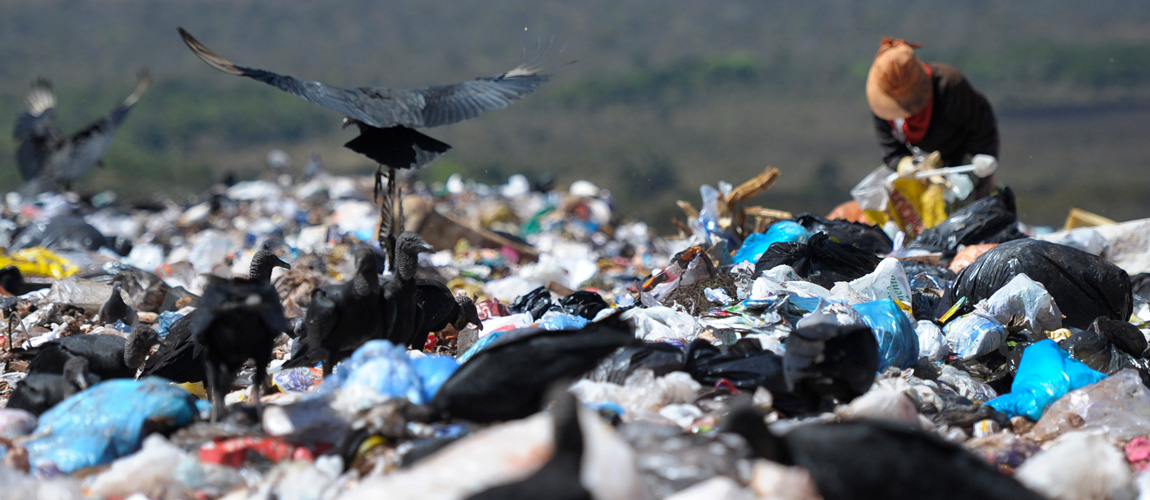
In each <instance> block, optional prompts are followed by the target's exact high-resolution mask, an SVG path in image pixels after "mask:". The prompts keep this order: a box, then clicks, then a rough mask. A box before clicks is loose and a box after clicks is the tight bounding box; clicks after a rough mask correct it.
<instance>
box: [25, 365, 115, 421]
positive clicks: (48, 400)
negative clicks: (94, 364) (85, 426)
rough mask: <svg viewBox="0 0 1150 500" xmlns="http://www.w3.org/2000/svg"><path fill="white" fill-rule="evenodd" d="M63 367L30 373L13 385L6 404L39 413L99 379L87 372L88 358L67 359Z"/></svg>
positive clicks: (34, 413)
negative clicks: (55, 371) (49, 371)
mask: <svg viewBox="0 0 1150 500" xmlns="http://www.w3.org/2000/svg"><path fill="white" fill-rule="evenodd" d="M63 368H64V369H63V371H62V373H29V374H28V376H26V377H24V379H23V380H21V381H20V382H19V383H17V384H16V389H15V390H14V391H12V396H11V397H10V398H9V399H8V405H7V407H8V408H14V409H20V410H24V411H27V412H29V413H31V414H33V415H36V416H40V414H41V413H44V412H46V411H48V410H49V409H51V408H52V407H53V406H56V403H59V402H61V401H63V400H65V399H67V398H68V397H69V396H71V395H73V394H76V393H77V392H80V391H82V390H84V389H87V388H88V387H89V386H91V385H94V384H96V383H97V382H99V381H100V378H99V377H97V376H95V375H92V374H91V373H89V372H88V360H87V359H84V358H81V357H75V358H72V359H69V360H68V362H67V363H65V364H64V367H63Z"/></svg>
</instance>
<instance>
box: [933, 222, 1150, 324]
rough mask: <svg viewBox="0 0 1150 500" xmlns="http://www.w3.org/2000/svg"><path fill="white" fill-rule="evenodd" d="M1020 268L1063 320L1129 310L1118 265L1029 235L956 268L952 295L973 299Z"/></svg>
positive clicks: (1123, 315)
mask: <svg viewBox="0 0 1150 500" xmlns="http://www.w3.org/2000/svg"><path fill="white" fill-rule="evenodd" d="M1019 274H1025V275H1027V276H1029V277H1030V279H1032V280H1034V281H1037V282H1039V283H1042V286H1044V287H1045V288H1046V291H1047V292H1050V296H1051V297H1053V298H1054V302H1055V303H1057V304H1058V309H1060V310H1061V311H1062V314H1063V315H1064V316H1065V317H1066V318H1065V319H1064V320H1063V321H1062V323H1063V324H1064V325H1066V326H1073V327H1075V328H1087V327H1089V326H1090V324H1091V323H1093V322H1094V320H1095V318H1099V317H1103V318H1110V319H1115V320H1126V319H1127V318H1129V317H1130V313H1131V312H1133V310H1134V299H1133V296H1132V295H1131V293H1130V276H1129V275H1127V274H1126V271H1123V270H1122V268H1120V267H1118V266H1116V265H1114V264H1112V263H1110V262H1109V261H1107V260H1106V259H1103V258H1101V257H1098V256H1096V255H1092V254H1089V253H1087V252H1083V251H1082V250H1079V249H1077V248H1072V247H1068V246H1065V245H1059V244H1057V243H1050V242H1047V241H1040V240H1034V239H1029V238H1028V239H1022V240H1014V241H1009V242H1006V243H1003V244H1001V245H998V246H996V247H994V248H991V249H990V250H988V251H987V252H986V253H984V254H982V255H980V256H979V257H978V258H977V259H975V260H974V262H971V263H970V265H969V266H967V267H966V268H965V269H963V270H962V272H960V273H958V279H957V280H955V282H954V287H953V288H952V289H951V291H952V297H953V298H958V297H966V298H967V300H969V301H970V303H972V304H973V303H977V302H978V301H980V300H982V299H986V298H989V297H990V296H991V295H993V294H994V292H996V291H998V289H999V288H1002V287H1003V286H1005V285H1006V284H1007V283H1009V282H1010V280H1011V279H1014V277H1015V276H1017V275H1019Z"/></svg>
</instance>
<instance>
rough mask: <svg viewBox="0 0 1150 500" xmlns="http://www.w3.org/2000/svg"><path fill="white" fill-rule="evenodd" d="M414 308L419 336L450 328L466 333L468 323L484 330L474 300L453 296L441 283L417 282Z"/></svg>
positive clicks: (419, 279) (430, 280)
mask: <svg viewBox="0 0 1150 500" xmlns="http://www.w3.org/2000/svg"><path fill="white" fill-rule="evenodd" d="M415 309H416V324H417V325H418V327H417V330H418V333H419V334H427V333H433V332H438V331H441V330H443V329H444V328H447V325H451V326H453V327H454V328H455V329H456V330H463V329H464V328H467V325H468V324H473V325H476V326H478V327H479V329H480V330H483V322H482V321H480V319H479V310H478V309H476V307H475V301H474V300H472V299H471V297H469V296H467V295H466V294H460V295H453V294H452V293H451V289H449V288H447V285H445V284H444V283H443V282H441V281H437V280H433V279H427V278H418V279H416V280H415Z"/></svg>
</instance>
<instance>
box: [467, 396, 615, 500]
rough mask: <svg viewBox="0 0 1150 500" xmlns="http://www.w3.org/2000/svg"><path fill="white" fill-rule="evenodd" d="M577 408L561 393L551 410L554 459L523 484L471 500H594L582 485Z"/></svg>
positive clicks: (575, 402)
mask: <svg viewBox="0 0 1150 500" xmlns="http://www.w3.org/2000/svg"><path fill="white" fill-rule="evenodd" d="M578 408H579V401H578V400H576V399H575V396H574V395H572V394H571V393H569V392H567V391H562V392H561V393H560V394H559V396H558V397H557V398H556V399H555V404H554V406H552V407H551V418H552V421H553V426H554V435H555V452H554V454H553V455H551V458H550V459H548V460H547V462H546V463H544V464H543V466H542V467H540V468H539V470H537V471H535V472H534V473H532V474H531V475H530V476H527V477H526V478H524V479H523V480H520V481H516V482H514V483H508V484H502V485H499V486H495V487H493V488H490V489H487V490H484V491H481V492H479V493H476V494H474V495H472V496H470V497H468V500H533V499H538V498H549V499H554V500H591V498H592V496H591V492H590V491H588V490H587V488H586V487H584V486H583V483H581V482H580V481H579V476H580V471H581V470H582V462H583V448H584V446H583V430H582V429H581V428H580V427H579V412H578Z"/></svg>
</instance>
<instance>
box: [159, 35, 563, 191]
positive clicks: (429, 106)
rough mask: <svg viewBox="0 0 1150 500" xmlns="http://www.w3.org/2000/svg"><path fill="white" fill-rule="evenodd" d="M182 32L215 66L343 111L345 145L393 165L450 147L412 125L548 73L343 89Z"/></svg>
mask: <svg viewBox="0 0 1150 500" xmlns="http://www.w3.org/2000/svg"><path fill="white" fill-rule="evenodd" d="M179 32H180V37H182V38H183V40H184V43H186V44H187V45H188V48H190V49H192V52H194V53H195V54H196V56H197V57H199V58H200V59H202V60H203V61H204V62H206V63H208V65H209V66H211V67H213V68H215V69H218V70H220V71H223V72H224V73H228V74H231V75H236V76H246V77H248V78H251V79H254V80H259V81H261V82H264V83H266V84H268V85H271V86H274V87H276V88H278V89H280V90H283V91H285V92H289V93H292V94H295V95H297V96H299V97H302V98H304V99H305V100H307V101H310V102H313V103H316V104H319V105H320V106H323V107H325V108H328V109H331V110H335V111H338V112H340V113H343V114H344V115H345V116H346V119H345V120H344V126H347V125H352V124H354V125H357V126H358V127H359V129H360V136H359V137H357V138H356V139H353V140H352V141H351V142H349V143H347V144H345V146H346V147H348V148H349V149H351V150H353V151H356V152H358V153H361V154H363V155H365V156H367V157H369V158H371V159H373V160H375V161H376V162H378V163H381V164H383V165H387V166H388V167H391V168H401V169H402V168H420V167H423V166H425V165H427V164H428V163H430V162H431V161H432V160H434V159H435V158H436V157H438V156H439V155H440V154H443V153H444V152H445V151H447V149H448V148H450V146H448V145H447V144H444V143H442V142H440V141H438V140H435V139H432V138H431V137H428V136H426V135H423V134H421V133H419V132H416V131H415V130H413V129H416V128H424V127H438V126H440V125H448V124H452V123H455V122H460V121H463V120H467V119H469V118H474V117H476V116H478V115H480V114H482V113H485V112H488V111H494V110H497V109H502V108H506V107H507V106H510V105H511V104H512V103H513V102H515V101H516V100H518V99H521V98H522V97H523V96H525V95H527V94H530V93H531V92H532V91H534V90H535V89H537V88H538V87H539V86H540V85H542V84H543V82H545V81H547V79H548V75H545V74H542V72H541V71H542V66H541V65H540V64H534V63H528V64H522V65H519V66H517V67H515V68H513V69H511V70H509V71H507V72H505V73H503V74H500V75H496V76H492V77H485V78H476V79H474V80H470V81H466V82H462V83H455V84H450V85H433V86H428V87H420V88H410V89H392V88H387V87H358V88H354V89H343V88H339V87H333V86H330V85H326V84H324V83H321V82H309V81H304V80H300V79H297V78H294V77H291V76H287V75H280V74H276V73H272V72H270V71H265V70H262V69H255V68H246V67H243V66H238V65H236V64H235V63H233V62H231V61H229V60H227V59H224V58H223V57H220V56H219V55H217V54H216V53H214V52H212V51H211V50H209V49H208V48H207V47H205V46H204V44H202V43H200V42H199V41H198V40H196V39H195V38H194V37H192V35H191V34H190V33H188V32H187V31H184V29H183V28H179Z"/></svg>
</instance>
